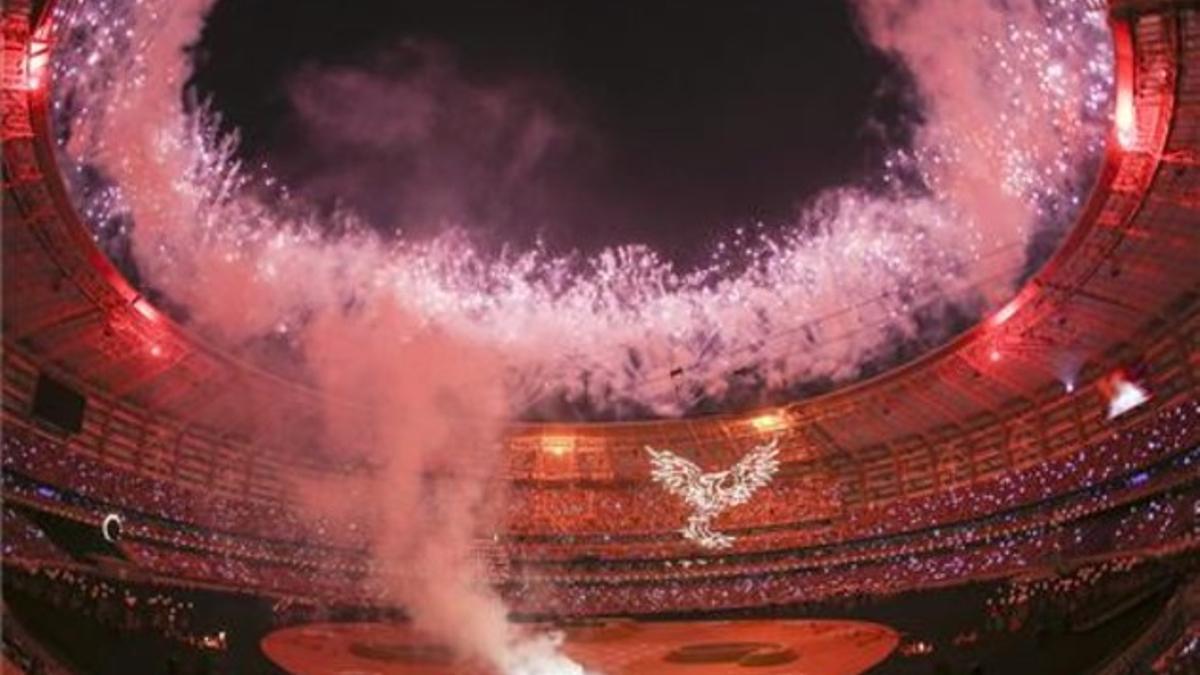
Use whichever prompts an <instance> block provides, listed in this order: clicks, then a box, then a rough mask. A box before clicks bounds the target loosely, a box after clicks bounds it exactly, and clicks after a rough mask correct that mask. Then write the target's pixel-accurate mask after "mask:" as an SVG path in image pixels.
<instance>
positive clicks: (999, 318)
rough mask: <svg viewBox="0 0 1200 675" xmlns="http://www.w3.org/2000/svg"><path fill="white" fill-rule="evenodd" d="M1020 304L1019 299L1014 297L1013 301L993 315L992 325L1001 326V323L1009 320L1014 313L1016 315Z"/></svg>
mask: <svg viewBox="0 0 1200 675" xmlns="http://www.w3.org/2000/svg"><path fill="white" fill-rule="evenodd" d="M1019 306H1020V303H1018V302H1017V299H1015V298H1014V299H1013V300H1012V302H1010V303H1008V304H1007V305H1005V306H1003V307H1001V308H1000V311H998V312H996V313H995V314H993V315H992V325H993V326H999V325H1000V324H1002V323H1004V322H1005V321H1008V320H1009V319H1011V318H1013V315H1015V314H1016V313H1017V308H1018V307H1019Z"/></svg>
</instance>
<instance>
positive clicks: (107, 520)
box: [100, 513, 125, 544]
mask: <svg viewBox="0 0 1200 675" xmlns="http://www.w3.org/2000/svg"><path fill="white" fill-rule="evenodd" d="M113 523H116V525H117V527H121V526H122V525H124V524H125V523H124V522H123V521H122V520H121V516H118V515H117V514H115V513H110V514H108V515H107V516H104V521H103V522H102V523H100V534H102V535H104V541H107V542H108V543H110V544H115V543H117V537H116V536H115V535H113V534H110V533H109V527H110V526H112V524H113Z"/></svg>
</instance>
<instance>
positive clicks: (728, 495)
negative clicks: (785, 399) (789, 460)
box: [646, 438, 779, 549]
mask: <svg viewBox="0 0 1200 675" xmlns="http://www.w3.org/2000/svg"><path fill="white" fill-rule="evenodd" d="M646 452H649V453H650V477H651V478H653V479H654V481H655V482H657V483H660V484H662V486H663V488H664V489H666V491H667V492H670V493H671V494H673V495H675V496H677V497H681V498H682V499H683V501H685V502H687V503H688V505H689V506H691V507H692V515H691V516H689V517H688V522H687V525H685V526H684V527H683V529H681V530H679V532H680V534H682V535H683V537H684V538H685V539H689V540H691V541H694V542H696V543H697V544H699V545H701V546H703V547H705V548H713V549H720V548H729V547H730V546H732V545H733V541H734V537H732V536H730V535H728V534H722V533H720V532H713V531H712V529H711V527H710V524H711V522H712V519H713V518H716V517H717V516H718V515H720V514H721V513H722V512H723V511H725V510H726V509H728V508H730V507H733V506H738V505H740V504H745V503H746V502H748V501H750V497H751V496H752V495H753V494H754V493H755V492H756V491H757V490H758V489H759V488H761V487H763V486H764V485H766V484H767V483H770V482H771V478H772V477H774V476H775V472H776V471H778V470H779V459H778V456H779V439H778V438H775V439H773V440H772V441H771V442H770V443H766V444H764V445H760V446H758V447H756V448H754V449H753V450H751V451H750V452H748V453H746V455H745V456H744V457H742V458H741V459H740V460H738V463H737V464H734V465H733V466H732V467H730V468H728V469H726V470H725V471H713V472H711V473H701V472H700V467H699V466H696V464H695V463H693V462H690V461H688V460H686V459H684V458H682V457H680V456H679V455H676V454H675V453H673V452H671V451H670V450H655V449H654V448H652V447H650V446H648V445H647V446H646Z"/></svg>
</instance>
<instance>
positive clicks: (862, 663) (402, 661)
mask: <svg viewBox="0 0 1200 675" xmlns="http://www.w3.org/2000/svg"><path fill="white" fill-rule="evenodd" d="M567 635H568V637H567V640H566V644H565V646H564V651H565V652H566V653H567V654H568V655H570V656H571V657H572V658H574V659H576V660H577V661H579V662H580V663H582V664H583V665H584V666H586V667H587V668H588V669H589V671H599V672H601V673H604V674H605V675H624V674H627V675H676V674H678V675H685V674H686V675H713V674H716V673H736V672H745V673H761V674H763V675H782V674H783V673H805V674H806V675H850V674H853V673H862V672H864V671H866V670H867V669H868V668H870V667H871V666H873V665H874V664H876V663H879V662H880V661H882V660H883V659H885V658H887V656H888V654H890V653H891V652H892V650H894V649H895V648H896V645H897V644H899V641H900V638H899V635H898V634H897V633H896V632H895V631H893V630H892V629H890V628H888V627H886V626H882V625H879V624H874V623H865V622H859V621H815V620H795V621H791V620H788V621H783V620H780V621H689V622H655V623H634V622H631V621H624V622H620V621H619V622H616V623H614V624H609V625H606V626H603V627H581V628H572V629H569V630H568V631H567ZM731 643H764V644H762V645H758V647H759V649H760V651H759V652H757V654H758V655H759V657H760V658H762V659H767V660H768V662H769V659H771V658H775V659H777V660H778V661H784V660H786V661H787V662H786V663H779V662H778V661H776V663H777V665H765V664H763V665H748V664H747V665H743V664H739V662H738V661H737V656H736V653H737V652H738V651H739V648H738V647H737V646H734V645H732V644H731ZM705 645H707V647H705ZM685 646H690V651H688V652H687V654H686V655H685V656H683V658H686V657H687V656H691V657H693V658H697V659H705V660H706V662H703V663H698V662H690V663H680V662H672V661H668V660H666V658H665V657H667V655H668V654H670V653H672V652H675V653H676V654H677V656H676V659H678V658H680V652H678V650H679V649H680V648H683V647H685ZM753 648H754V647H753V646H752V645H751V646H744V647H741V648H740V650H741V652H742V653H743V654H744V653H746V652H747V651H748V650H752V649H753ZM262 649H263V651H264V652H265V653H266V655H267V656H268V657H269V658H270V659H271V660H272V661H274V662H275V663H276V664H277V665H279V666H281V667H282V668H284V669H285V670H287V671H288V672H290V673H293V674H294V675H415V674H417V673H421V674H422V675H443V674H445V675H451V674H455V675H462V674H465V673H485V672H486V670H483V669H478V668H472V667H469V666H467V665H466V664H463V663H449V662H447V659H446V656H445V654H444V653H442V652H440V651H438V650H437V649H436V648H431V647H430V646H429V644H428V643H423V642H422V641H421V639H420V637H419V636H418V635H417V634H416V633H415V632H414V631H413V630H411V629H410V628H409V627H407V626H405V625H396V624H372V623H356V624H312V625H308V626H297V627H292V628H285V629H283V630H279V631H276V632H274V633H271V634H270V635H268V636H267V637H265V638H263V641H262ZM730 652H732V653H730Z"/></svg>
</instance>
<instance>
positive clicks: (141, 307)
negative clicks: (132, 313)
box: [133, 296, 158, 321]
mask: <svg viewBox="0 0 1200 675" xmlns="http://www.w3.org/2000/svg"><path fill="white" fill-rule="evenodd" d="M133 308H134V309H136V310H137V311H138V314H141V315H142V316H144V317H146V318H147V319H149V320H151V321H156V320H157V319H158V310H156V309H154V307H153V306H152V305H151V304H150V303H149V301H147V300H146V299H145V298H143V297H140V296H139V297H138V298H137V299H136V300H134V301H133Z"/></svg>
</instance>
